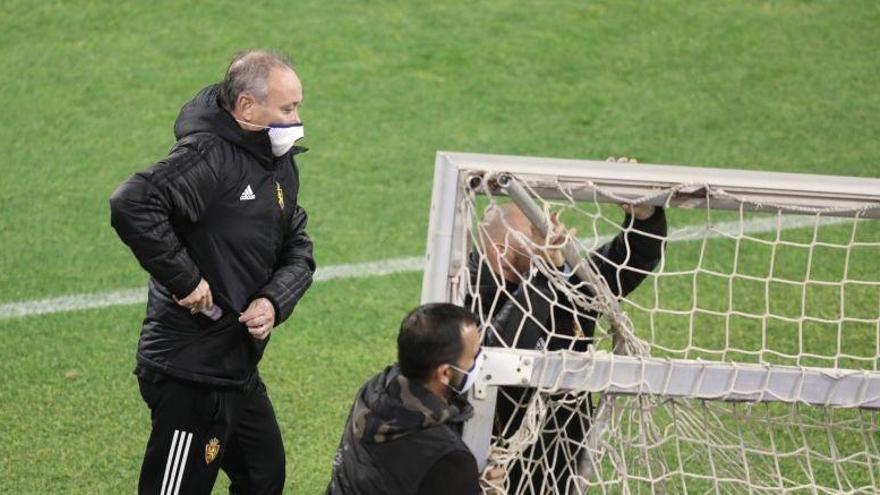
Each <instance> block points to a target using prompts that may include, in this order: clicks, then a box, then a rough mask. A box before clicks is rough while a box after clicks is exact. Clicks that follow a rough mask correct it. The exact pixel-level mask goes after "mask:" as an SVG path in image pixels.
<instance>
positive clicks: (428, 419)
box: [351, 364, 473, 443]
mask: <svg viewBox="0 0 880 495" xmlns="http://www.w3.org/2000/svg"><path fill="white" fill-rule="evenodd" d="M472 415H473V408H472V407H471V405H470V404H469V403H468V402H467V400H466V399H464V398H462V397H460V396H458V395H454V396H453V397H452V398H450V400H449V402H448V403H447V402H445V401H444V400H443V399H441V398H440V397H437V396H436V395H434V394H433V393H432V392H430V391H429V390H428V389H426V388H425V387H424V386H422V385H421V384H420V383H418V382H415V381H412V380H409V379H407V378H406V377H405V376H403V374H401V373H400V367H399V366H398V365H396V364H395V365H393V366H389V367H388V368H385V370H384V371H383V372H381V373H379V374H378V375H376V376H374V377H373V378H372V379H370V381H368V382H367V383H366V384H364V386H363V387H362V388H361V390H360V391H359V392H358V396H357V398H356V400H355V404H354V409H353V410H352V422H351V424H352V430H353V433H354V436H355V438H357V439H358V440H359V441H362V442H364V443H384V442H388V441H391V440H394V439H396V438H400V437H402V436H404V435H408V434H410V433H414V432H417V431H419V430H424V429H428V428H432V427H435V426H439V425H442V424H449V423H463V422H464V421H466V420H467V419H468V418H470V417H471V416H472Z"/></svg>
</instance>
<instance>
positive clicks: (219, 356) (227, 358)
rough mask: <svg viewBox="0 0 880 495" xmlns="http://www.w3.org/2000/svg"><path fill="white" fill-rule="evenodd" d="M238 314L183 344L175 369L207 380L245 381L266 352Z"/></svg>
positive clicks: (213, 325)
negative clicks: (259, 348)
mask: <svg viewBox="0 0 880 495" xmlns="http://www.w3.org/2000/svg"><path fill="white" fill-rule="evenodd" d="M252 340H253V339H252V338H251V335H250V334H249V333H248V331H247V328H246V327H245V326H244V325H243V324H241V323H239V322H238V315H237V314H236V313H234V312H231V313H227V314H225V315H224V316H223V317H222V318H220V319H219V320H217V321H216V322H214V323H213V324H211V325H209V326H207V327H205V328H204V329H202V330H201V331H200V332H199V333H198V334H197V335H194V336H193V338H191V339H189V341H188V342H187V343H185V344H183V345H182V346H181V348H180V350H179V352H178V353H177V354H176V355H175V357H174V362H173V363H172V366H174V367H175V368H177V369H179V370H182V371H186V372H188V373H193V374H195V375H199V376H203V377H206V378H216V379H220V380H224V381H227V380H228V381H234V382H241V381H244V380H246V379H247V378H248V377H250V376H251V375H252V374H253V373H254V371H255V370H256V367H257V362H258V361H259V358H260V357H261V356H262V352H257V349H256V348H255V346H254V345H253V343H252Z"/></svg>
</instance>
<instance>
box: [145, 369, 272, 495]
mask: <svg viewBox="0 0 880 495" xmlns="http://www.w3.org/2000/svg"><path fill="white" fill-rule="evenodd" d="M151 378H152V379H150V380H147V379H144V378H138V383H139V385H140V389H141V396H142V397H143V398H144V401H145V402H146V403H147V405H148V406H149V407H150V411H151V418H152V423H153V429H152V432H151V433H150V440H149V441H148V443H147V449H146V452H145V454H144V462H143V464H142V465H141V476H140V482H139V485H138V492H139V493H141V494H153V495H180V494H187V495H189V494H209V493H211V488H212V487H213V486H214V481H215V480H216V479H217V470H218V469H220V468H223V471H225V472H226V474H227V476H229V479H230V481H231V486H230V489H229V491H230V493H232V494H277V493H281V491H282V489H283V487H284V445H283V444H282V441H281V431H280V430H279V429H278V421H277V420H276V419H275V411H274V410H273V408H272V403H271V402H270V401H269V396H268V395H267V394H266V387H265V385H263V383H262V382H261V381H257V383H255V384H254V386H252V387H249V388H248V389H247V390H244V391H241V390H230V389H223V388H214V387H207V386H202V385H198V384H193V383H188V382H181V381H176V380H172V379H167V378H155V377H151Z"/></svg>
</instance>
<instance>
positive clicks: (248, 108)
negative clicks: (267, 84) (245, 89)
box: [235, 93, 257, 121]
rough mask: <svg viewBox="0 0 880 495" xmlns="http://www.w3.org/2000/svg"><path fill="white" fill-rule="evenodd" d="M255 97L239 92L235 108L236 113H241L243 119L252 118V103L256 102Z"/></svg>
mask: <svg viewBox="0 0 880 495" xmlns="http://www.w3.org/2000/svg"><path fill="white" fill-rule="evenodd" d="M256 101H257V100H256V99H255V98H254V97H253V96H251V95H249V94H247V93H240V94H239V95H238V98H237V99H236V100H235V108H237V109H238V113H240V114H241V116H242V117H244V118H245V120H248V121H252V120H253V115H252V114H253V112H254V103H256Z"/></svg>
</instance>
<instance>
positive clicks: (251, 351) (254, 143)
mask: <svg viewBox="0 0 880 495" xmlns="http://www.w3.org/2000/svg"><path fill="white" fill-rule="evenodd" d="M218 94H219V91H218V86H210V87H208V88H205V89H204V90H202V91H201V92H199V93H198V94H197V95H196V96H195V98H194V99H193V100H192V101H190V102H189V103H187V104H186V105H185V106H184V107H183V108H182V109H181V111H180V116H179V117H178V118H177V122H176V123H175V125H174V133H175V136H176V137H177V140H178V141H177V144H175V146H174V147H173V148H172V149H171V151H170V152H169V154H168V157H167V158H165V159H164V160H162V161H160V162H158V163H156V164H155V165H153V166H151V167H150V168H148V169H146V170H144V171H143V172H139V173H137V174H135V175H133V176H131V177H130V178H129V179H128V180H126V181H125V182H123V183H122V184H121V185H120V186H119V187H118V188H117V189H116V191H115V192H114V193H113V195H112V197H111V198H110V209H111V223H112V225H113V227H114V228H115V229H116V232H117V233H118V234H119V237H120V238H121V239H122V240H123V242H125V244H127V245H128V246H129V247H130V248H131V250H132V252H133V253H134V255H135V257H136V258H137V260H138V262H139V263H140V264H141V266H142V267H143V268H144V269H145V270H146V271H147V272H148V273H149V274H150V282H149V301H148V304H147V315H146V318H145V319H144V324H143V329H142V331H141V337H140V342H139V344H138V354H137V360H138V364H139V367H145V368H148V369H150V370H153V371H158V372H161V373H164V374H168V375H172V376H176V377H178V378H183V379H186V380H191V381H196V382H203V383H211V384H217V385H233V386H235V385H242V384H244V383H245V382H246V381H248V380H249V379H250V378H251V377H252V376H253V375H254V374H255V372H256V366H257V362H258V361H259V359H260V357H261V356H262V353H263V348H264V346H265V343H266V341H257V340H255V339H253V338H252V337H251V336H250V334H249V333H248V332H247V329H246V328H245V327H244V326H243V325H242V324H240V323H238V321H237V319H238V315H239V313H240V312H241V311H244V309H245V308H247V306H248V304H250V302H251V301H253V300H254V299H257V298H260V297H265V298H267V299H268V300H269V301H271V302H272V304H273V305H274V307H275V325H276V326H277V325H279V324H281V323H282V322H284V321H285V320H286V319H287V318H288V317H290V315H291V313H292V312H293V308H294V306H295V305H296V303H297V302H298V301H299V299H300V298H301V297H302V295H303V293H305V291H306V289H308V287H309V285H311V282H312V274H313V272H314V271H315V262H314V259H313V256H312V242H311V241H310V240H309V237H308V235H307V234H306V231H305V228H306V220H307V216H306V212H305V211H304V210H303V209H302V208H301V207H300V206H299V205H298V204H297V195H298V193H299V172H298V170H297V167H296V163H295V162H294V160H293V156H294V155H295V154H297V153H299V152H301V151H304V149H303V148H298V147H294V148H293V149H291V151H289V152H288V153H287V154H285V155H284V156H281V157H277V158H276V157H275V156H273V155H272V147H271V143H270V141H269V136H268V133H267V132H266V131H259V132H251V131H245V130H243V129H241V127H240V126H239V125H238V124H237V123H236V122H235V120H234V119H233V117H232V115H230V114H229V113H228V112H227V111H226V110H224V109H223V108H221V106H220V105H219V100H218ZM201 278H204V279H205V280H206V281H207V282H208V284H209V285H210V288H211V292H212V295H213V298H214V303H215V304H216V305H218V306H219V307H220V308H221V309H222V310H223V312H224V315H223V317H222V318H221V319H220V320H218V321H211V320H210V319H209V318H207V317H205V316H203V315H201V314H197V315H191V314H190V312H189V310H187V309H185V308H183V307H181V306H179V305H177V303H176V302H175V298H177V299H182V298H184V297H186V296H187V295H188V294H189V293H191V292H192V291H193V290H194V289H195V288H196V286H197V285H198V283H199V281H200V279H201Z"/></svg>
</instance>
